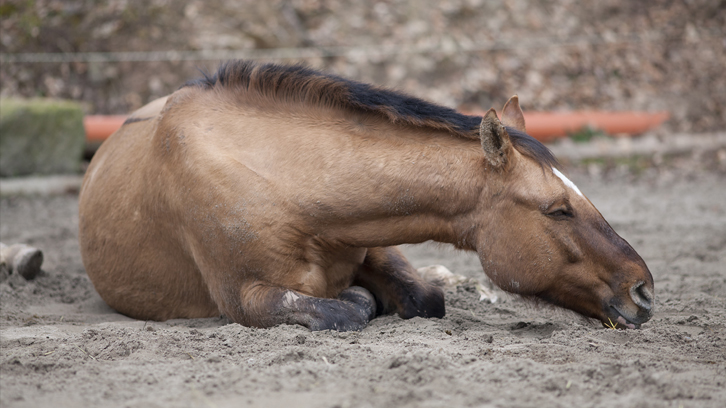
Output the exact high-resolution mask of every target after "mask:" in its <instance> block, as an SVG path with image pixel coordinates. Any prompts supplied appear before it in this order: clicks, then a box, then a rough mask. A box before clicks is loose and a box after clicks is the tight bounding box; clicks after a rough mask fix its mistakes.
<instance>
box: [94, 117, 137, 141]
mask: <svg viewBox="0 0 726 408" xmlns="http://www.w3.org/2000/svg"><path fill="white" fill-rule="evenodd" d="M127 117H128V116H125V115H88V116H86V117H84V118H83V127H84V128H85V129H86V143H99V142H103V141H104V140H106V139H108V137H109V136H111V135H112V134H113V132H115V131H117V130H118V128H120V127H121V125H123V124H124V121H125V120H126V118H127Z"/></svg>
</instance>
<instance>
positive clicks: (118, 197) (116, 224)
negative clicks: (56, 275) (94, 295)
mask: <svg viewBox="0 0 726 408" xmlns="http://www.w3.org/2000/svg"><path fill="white" fill-rule="evenodd" d="M150 122H151V121H146V122H137V123H131V124H127V125H124V126H123V127H122V128H121V129H120V130H119V131H118V132H117V133H116V134H114V135H113V136H112V137H111V138H110V139H109V140H108V141H106V142H105V143H104V145H103V146H101V148H100V149H99V151H98V152H97V153H96V155H95V156H94V158H93V160H92V161H91V165H90V166H89V168H88V171H87V173H86V176H85V179H84V183H83V187H82V189H81V193H80V198H79V201H80V202H79V213H80V214H79V243H80V247H81V255H82V258H83V264H84V266H85V268H86V272H87V273H88V276H89V277H90V279H91V281H92V282H93V285H94V287H95V288H96V290H97V291H98V293H99V294H100V295H101V297H102V298H103V299H104V300H105V301H106V302H107V303H108V304H109V305H110V306H111V307H113V308H114V309H116V310H117V311H119V312H121V313H123V314H125V315H128V316H130V317H134V318H138V319H152V320H166V319H169V318H181V317H208V316H215V315H219V311H218V309H217V307H216V305H215V303H214V302H213V301H212V299H211V297H210V294H209V290H208V289H207V287H206V285H205V283H204V281H203V279H202V278H201V276H200V275H199V271H198V270H197V268H196V266H195V264H194V262H193V259H191V257H190V255H189V254H188V253H186V251H185V250H184V245H180V241H181V238H180V237H179V236H178V230H176V229H174V228H173V226H174V223H173V222H170V219H169V218H168V217H173V214H170V211H169V209H168V207H166V203H165V200H164V197H163V194H160V193H159V190H158V189H157V184H156V181H162V180H160V176H159V172H158V169H157V168H155V166H154V163H153V160H150V155H149V150H150V149H149V144H150V143H149V140H150V139H151V135H150V134H149V133H150V131H151V129H153V126H152V125H151V123H150ZM155 179H156V180H155Z"/></svg>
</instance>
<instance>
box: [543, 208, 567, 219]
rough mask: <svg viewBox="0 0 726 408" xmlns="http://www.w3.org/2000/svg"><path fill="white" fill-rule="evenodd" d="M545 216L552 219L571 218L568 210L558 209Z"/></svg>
mask: <svg viewBox="0 0 726 408" xmlns="http://www.w3.org/2000/svg"><path fill="white" fill-rule="evenodd" d="M547 216H549V217H553V218H572V216H573V214H572V211H571V210H570V209H569V208H558V209H556V210H554V211H550V212H548V213H547Z"/></svg>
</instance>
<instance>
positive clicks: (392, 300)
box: [353, 247, 446, 319]
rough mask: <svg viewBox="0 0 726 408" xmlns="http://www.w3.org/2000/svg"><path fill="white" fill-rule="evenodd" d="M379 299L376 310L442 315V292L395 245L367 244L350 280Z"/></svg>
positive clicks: (403, 314) (410, 315)
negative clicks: (371, 246) (379, 245)
mask: <svg viewBox="0 0 726 408" xmlns="http://www.w3.org/2000/svg"><path fill="white" fill-rule="evenodd" d="M353 283H354V284H356V285H360V286H363V287H365V288H366V289H368V290H370V291H371V292H372V293H373V294H374V295H375V296H376V299H377V300H378V301H379V304H378V313H379V314H385V313H393V312H396V313H398V315H399V316H401V317H402V318H404V319H410V318H412V317H416V316H420V317H444V315H445V314H446V308H445V305H444V292H443V291H442V290H441V288H439V287H438V286H436V285H434V284H432V283H429V282H426V281H425V280H424V279H423V278H421V276H420V275H419V273H418V272H417V271H416V269H414V267H413V266H411V264H410V263H409V262H408V260H406V257H404V256H403V254H402V253H401V251H400V250H399V249H398V248H396V247H378V248H368V254H367V255H366V258H365V260H364V261H363V265H361V267H360V269H359V271H358V273H357V274H356V277H355V280H354V282H353Z"/></svg>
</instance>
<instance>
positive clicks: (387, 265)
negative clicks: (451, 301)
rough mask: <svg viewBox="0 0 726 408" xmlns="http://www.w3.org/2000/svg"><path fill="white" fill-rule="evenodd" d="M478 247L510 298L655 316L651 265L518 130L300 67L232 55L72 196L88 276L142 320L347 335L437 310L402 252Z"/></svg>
mask: <svg viewBox="0 0 726 408" xmlns="http://www.w3.org/2000/svg"><path fill="white" fill-rule="evenodd" d="M427 240H435V241H438V242H445V243H450V244H453V245H454V246H455V247H457V248H460V249H464V250H471V251H476V252H477V253H478V255H479V258H480V260H481V264H482V266H483V268H484V271H485V272H486V274H487V275H488V276H489V277H490V278H491V279H492V280H493V281H494V282H495V283H496V284H497V285H499V286H500V287H501V288H503V289H504V290H507V291H510V292H514V293H518V294H521V295H523V296H529V297H537V298H540V299H544V300H545V301H547V302H550V303H552V304H555V305H559V306H562V307H565V308H569V309H572V310H574V311H576V312H579V313H581V314H583V315H585V316H589V317H593V318H597V319H599V320H600V321H601V322H603V323H608V324H610V323H613V324H617V325H618V326H619V327H630V328H634V327H638V326H639V325H640V324H641V323H643V322H645V321H647V320H648V319H649V318H650V316H651V313H652V304H653V279H652V277H651V275H650V272H649V271H648V268H647V267H646V265H645V263H644V262H643V260H642V259H641V258H640V256H638V254H637V253H636V252H635V251H634V250H633V249H632V248H631V246H630V245H628V243H627V242H625V241H624V240H623V239H622V238H620V237H619V236H618V235H617V234H616V233H615V232H614V231H613V230H612V228H611V227H610V226H609V225H608V223H607V222H605V220H604V219H603V218H602V216H601V215H600V213H599V212H598V211H597V210H596V209H595V207H594V206H593V205H592V203H591V202H590V201H589V200H588V199H587V198H585V196H584V195H582V193H581V192H580V191H579V190H578V189H577V187H576V186H575V185H574V184H573V183H572V182H570V181H569V180H568V179H567V178H566V177H565V176H564V175H562V173H561V172H560V171H558V170H557V162H556V160H555V159H554V157H553V156H552V155H551V153H550V152H549V150H547V148H545V147H544V146H543V145H542V144H540V143H539V142H537V141H536V140H534V139H532V138H531V137H530V136H528V135H527V134H526V133H525V123H524V118H523V115H522V111H521V109H520V107H519V103H518V100H517V97H516V96H515V97H513V98H512V99H510V100H509V101H508V102H507V104H506V105H504V109H503V110H502V120H501V122H500V120H499V119H498V117H497V114H496V113H495V111H494V110H490V111H489V112H488V113H487V114H486V116H485V117H484V118H481V117H473V116H465V115H461V114H459V113H457V112H456V111H454V110H451V109H448V108H444V107H440V106H437V105H434V104H431V103H428V102H425V101H422V100H420V99H417V98H413V97H409V96H406V95H403V94H400V93H396V92H392V91H390V90H386V89H380V88H375V87H372V86H369V85H366V84H361V83H357V82H353V81H349V80H345V79H342V78H339V77H336V76H332V75H327V74H323V73H320V72H317V71H314V70H311V69H307V68H303V67H300V66H278V65H272V64H266V65H258V64H255V63H251V62H245V61H238V62H229V63H226V64H224V65H222V67H221V68H220V69H219V71H218V72H217V73H216V74H214V75H213V76H206V77H205V78H203V79H200V80H197V81H194V82H190V83H188V84H187V85H186V86H184V87H182V88H181V89H180V90H178V91H177V92H175V93H173V94H172V95H170V96H168V97H166V98H162V99H159V100H156V101H154V102H151V103H150V104H149V105H147V106H145V107H143V108H141V109H140V110H138V111H136V112H135V113H134V114H133V115H132V116H131V117H130V118H129V120H127V122H126V123H125V124H124V126H123V127H122V128H121V129H120V130H119V131H118V132H116V133H115V134H114V135H113V136H112V137H111V138H110V139H109V140H108V141H107V142H105V143H104V145H103V146H101V148H100V149H99V151H98V152H97V153H96V155H95V157H94V158H93V161H92V162H91V165H90V167H89V168H88V172H87V173H86V177H85V180H84V182H83V187H82V190H81V196H80V243H81V251H82V255H83V262H84V264H85V266H86V270H87V272H88V275H89V276H90V278H91V280H92V281H93V284H94V285H95V287H96V289H97V290H98V292H99V293H100V294H101V296H102V297H103V299H104V300H105V301H106V302H108V304H109V305H110V306H111V307H113V308H114V309H116V310H118V311H119V312H121V313H124V314H126V315H128V316H131V317H135V318H138V319H153V320H164V319H170V318H193V317H205V316H217V315H219V314H220V313H221V314H224V315H226V316H228V317H229V318H231V319H232V320H234V321H235V322H238V323H240V324H243V325H248V326H258V327H269V326H273V325H277V324H281V323H289V324H301V325H304V326H307V327H309V328H310V329H313V330H322V329H336V330H358V329H361V328H363V327H365V325H366V324H367V322H368V321H369V320H370V319H372V318H373V317H374V316H376V315H379V314H383V313H393V312H396V313H398V314H399V315H400V316H401V317H403V318H410V317H414V316H424V317H441V316H443V315H444V313H445V311H444V300H443V293H442V291H441V290H440V289H439V288H438V287H437V286H435V285H433V284H430V283H428V282H426V281H424V280H423V279H422V278H421V277H419V275H418V274H417V273H416V271H415V270H414V269H413V267H412V266H411V265H410V264H409V263H408V261H406V259H405V258H404V257H403V255H402V254H401V253H400V252H399V250H398V249H396V248H395V247H394V245H398V244H403V243H419V242H424V241H427Z"/></svg>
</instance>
